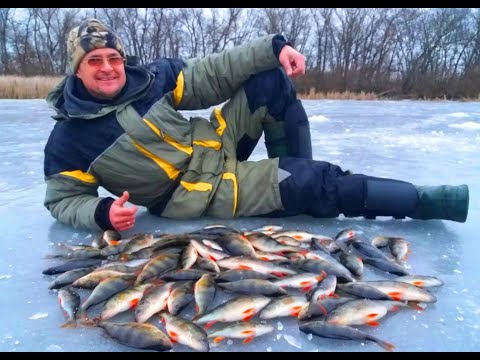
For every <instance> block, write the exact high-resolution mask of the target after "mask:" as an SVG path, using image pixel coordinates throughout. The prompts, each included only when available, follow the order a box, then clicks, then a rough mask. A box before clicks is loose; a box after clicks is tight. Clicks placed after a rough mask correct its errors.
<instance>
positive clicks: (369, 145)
mask: <svg viewBox="0 0 480 360" xmlns="http://www.w3.org/2000/svg"><path fill="white" fill-rule="evenodd" d="M304 104H305V107H306V110H307V113H308V115H309V118H310V121H311V130H312V141H313V145H314V148H313V150H314V158H315V159H317V160H325V161H330V162H333V163H336V164H338V165H340V166H341V167H342V168H343V169H350V170H352V171H353V172H356V173H363V174H366V175H372V176H379V177H391V178H395V179H399V180H406V181H410V182H412V183H415V184H417V185H440V184H451V185H459V184H468V185H469V187H470V211H469V217H468V220H467V222H466V223H464V224H459V223H454V222H450V221H439V220H430V221H421V220H409V219H407V220H391V219H389V218H379V219H377V220H365V219H363V218H354V219H346V218H344V217H341V218H338V219H313V218H311V217H308V216H298V217H292V218H282V219H266V218H242V219H236V220H229V221H219V220H217V219H208V218H204V219H194V220H188V221H172V220H166V219H161V218H157V217H154V216H152V215H150V214H148V213H147V212H146V211H145V210H143V209H141V210H140V211H139V216H138V220H137V226H136V227H135V229H133V230H132V231H131V233H136V232H174V233H178V232H187V231H192V230H195V229H198V228H200V227H202V226H204V225H206V224H210V223H220V222H221V223H223V224H226V225H229V226H232V227H235V228H237V229H251V228H254V227H257V226H260V225H263V224H267V223H275V224H279V225H282V226H284V227H285V228H297V229H303V230H306V231H310V232H313V233H317V234H324V235H328V236H334V235H335V234H337V233H338V232H339V231H340V230H342V229H344V228H347V227H352V228H353V229H355V230H357V231H358V232H360V233H361V234H362V236H365V237H367V238H371V237H373V236H375V235H379V234H387V235H394V236H403V237H405V239H407V241H409V242H410V244H411V245H410V248H411V251H412V253H411V254H410V256H409V258H408V261H407V263H408V266H409V267H410V269H409V270H410V272H411V274H420V275H431V276H436V277H438V278H440V279H441V280H443V281H444V282H445V284H444V286H443V287H440V288H436V289H434V290H432V292H433V293H434V294H435V296H436V297H437V299H438V301H437V303H436V304H430V305H428V306H427V308H426V309H425V310H424V311H421V312H418V311H413V310H410V309H408V310H404V311H400V312H399V313H397V314H395V315H394V316H391V317H390V316H389V317H388V318H386V319H383V320H381V325H380V326H379V327H376V328H372V327H362V330H365V331H366V332H368V333H370V334H372V335H375V336H377V337H379V338H381V339H383V340H386V341H389V342H391V343H393V344H394V345H395V346H396V351H479V350H480V286H479V284H480V272H479V270H478V269H479V268H478V264H479V253H480V240H479V239H478V237H479V232H478V229H479V226H478V221H479V218H480V216H479V215H480V208H479V201H478V198H479V195H480V181H479V179H480V160H479V154H480V103H461V102H434V101H431V102H424V101H330V100H326V101H305V102H304ZM193 113H195V114H196V115H204V116H206V117H208V116H209V113H210V112H209V111H196V112H187V113H186V115H190V114H193ZM52 114H53V113H52V111H51V110H50V109H49V108H48V107H47V105H46V103H45V102H44V101H43V100H0V165H1V167H0V226H1V229H2V231H1V238H2V240H1V241H2V247H1V255H0V294H1V295H0V319H2V321H1V322H0V351H8V352H10V351H131V350H134V349H131V348H128V347H125V346H122V345H119V344H118V343H116V342H115V341H113V340H112V339H110V338H108V337H106V336H103V335H101V334H102V333H103V331H102V330H101V329H99V328H77V329H61V328H60V327H59V325H60V324H62V323H63V322H64V318H63V314H62V312H61V310H60V307H59V306H58V303H57V294H56V293H55V292H53V291H50V290H48V288H47V286H48V284H49V282H50V281H51V280H52V278H51V277H47V276H45V275H42V270H43V269H45V268H47V267H49V266H50V265H51V264H53V263H52V260H46V259H44V256H45V255H47V254H49V253H51V251H52V245H53V244H54V243H61V242H70V243H74V244H79V243H85V244H87V243H90V242H91V241H92V239H93V238H94V237H96V236H98V234H95V233H91V232H88V231H80V230H76V229H73V228H70V227H68V226H65V225H62V224H59V223H57V222H56V221H55V220H54V219H53V218H52V217H51V216H50V214H49V213H48V211H47V210H46V209H45V208H44V207H43V199H44V193H45V184H44V180H43V149H44V145H45V142H46V140H47V138H48V135H49V132H50V130H51V128H52V127H53V125H54V120H52V119H51V118H50V116H51V115H52ZM265 157H266V151H265V148H264V146H263V142H261V143H259V146H258V147H257V149H256V150H255V153H254V154H253V159H262V158H265ZM101 195H107V193H106V192H101ZM131 233H125V234H124V236H125V237H126V236H128V235H130V234H131ZM364 277H365V279H378V278H388V279H393V278H394V277H395V276H393V275H389V274H386V273H381V272H379V271H376V270H373V269H372V268H370V267H367V266H366V270H365V274H364ZM270 323H272V324H273V325H274V326H275V331H274V332H273V333H271V334H270V335H266V336H263V337H259V338H257V339H254V340H253V341H252V342H251V343H250V344H247V345H243V344H242V343H241V341H240V340H234V341H233V343H232V342H227V341H224V342H222V343H220V344H218V345H216V346H214V347H213V346H212V348H211V350H212V351H232V350H235V351H320V352H322V351H383V350H382V349H381V348H379V347H378V346H376V345H375V344H373V343H365V344H363V343H358V342H349V341H340V340H329V339H323V338H318V337H313V338H311V337H310V336H307V335H306V334H304V333H301V332H300V331H299V330H298V326H297V320H296V319H291V318H289V319H287V318H280V319H274V320H273V321H270ZM284 335H286V336H284ZM179 350H186V348H185V347H183V346H179V347H174V349H173V351H179ZM187 350H188V349H187Z"/></svg>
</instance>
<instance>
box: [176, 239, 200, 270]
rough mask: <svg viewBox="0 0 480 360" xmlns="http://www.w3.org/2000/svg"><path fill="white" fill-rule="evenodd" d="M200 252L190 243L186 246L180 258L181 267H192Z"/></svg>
mask: <svg viewBox="0 0 480 360" xmlns="http://www.w3.org/2000/svg"><path fill="white" fill-rule="evenodd" d="M197 257H198V252H197V249H195V247H194V246H193V245H192V244H191V243H190V244H188V245H187V246H185V249H184V250H183V252H182V256H181V258H180V263H181V268H182V269H184V270H185V269H190V268H191V267H192V266H193V264H195V261H197Z"/></svg>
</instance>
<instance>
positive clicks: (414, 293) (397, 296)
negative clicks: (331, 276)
mask: <svg viewBox="0 0 480 360" xmlns="http://www.w3.org/2000/svg"><path fill="white" fill-rule="evenodd" d="M356 284H357V285H359V284H362V285H367V286H370V287H372V288H374V289H376V290H378V291H380V292H382V293H384V294H386V295H388V296H390V298H391V299H393V300H397V301H415V302H422V303H435V302H436V301H437V298H436V297H435V296H434V295H433V294H431V293H429V292H428V291H427V290H425V289H422V288H420V287H417V286H415V285H411V284H409V283H405V282H401V281H358V282H357V283H356Z"/></svg>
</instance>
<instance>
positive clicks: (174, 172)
mask: <svg viewBox="0 0 480 360" xmlns="http://www.w3.org/2000/svg"><path fill="white" fill-rule="evenodd" d="M133 145H135V147H136V148H137V149H138V150H139V151H140V152H141V153H142V154H143V155H145V156H146V157H148V158H150V159H152V160H153V161H154V162H155V164H157V165H158V166H159V167H161V168H162V169H163V171H165V173H166V174H167V175H168V177H169V178H170V179H171V180H175V179H176V178H177V176H178V174H180V170H178V169H177V168H176V167H175V166H173V165H172V164H170V163H169V162H167V161H165V160H163V159H161V158H159V157H158V156H157V155H155V154H153V153H152V152H150V151H148V150H147V149H145V148H144V147H143V146H142V145H140V144H138V143H137V142H135V141H134V142H133Z"/></svg>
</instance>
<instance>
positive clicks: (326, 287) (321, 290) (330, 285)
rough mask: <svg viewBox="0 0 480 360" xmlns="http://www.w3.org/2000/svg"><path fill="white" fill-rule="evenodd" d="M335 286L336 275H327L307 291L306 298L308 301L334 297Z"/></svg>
mask: <svg viewBox="0 0 480 360" xmlns="http://www.w3.org/2000/svg"><path fill="white" fill-rule="evenodd" d="M336 287H337V277H336V276H335V275H328V276H326V277H325V278H324V279H323V280H322V281H321V282H320V283H319V284H318V285H317V286H316V287H314V288H313V289H312V290H311V291H309V292H308V293H307V298H308V299H309V300H310V301H320V300H323V299H325V298H326V297H334V296H335V289H336Z"/></svg>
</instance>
